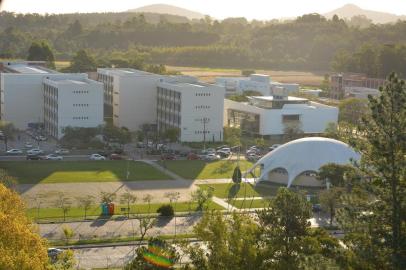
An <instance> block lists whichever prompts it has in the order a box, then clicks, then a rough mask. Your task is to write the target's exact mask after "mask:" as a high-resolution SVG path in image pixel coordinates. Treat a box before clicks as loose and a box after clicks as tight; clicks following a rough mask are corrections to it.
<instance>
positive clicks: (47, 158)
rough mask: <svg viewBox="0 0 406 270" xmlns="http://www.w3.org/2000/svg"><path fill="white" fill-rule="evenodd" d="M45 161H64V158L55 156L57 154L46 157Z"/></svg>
mask: <svg viewBox="0 0 406 270" xmlns="http://www.w3.org/2000/svg"><path fill="white" fill-rule="evenodd" d="M44 159H45V160H62V159H63V157H62V156H58V155H55V154H49V155H47V156H45V157H44Z"/></svg>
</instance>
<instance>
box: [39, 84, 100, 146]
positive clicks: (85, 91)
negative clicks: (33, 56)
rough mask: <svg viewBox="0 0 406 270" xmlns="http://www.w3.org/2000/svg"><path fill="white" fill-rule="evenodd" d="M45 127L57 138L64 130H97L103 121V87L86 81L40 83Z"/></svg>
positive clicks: (61, 135) (60, 136)
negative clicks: (67, 128) (68, 128)
mask: <svg viewBox="0 0 406 270" xmlns="http://www.w3.org/2000/svg"><path fill="white" fill-rule="evenodd" d="M43 88H44V89H43V93H44V127H45V130H46V132H47V133H48V134H50V135H51V136H53V137H55V138H57V139H60V138H62V137H63V135H64V128H65V127H97V126H99V125H102V124H103V123H104V121H103V84H102V83H100V82H96V81H93V80H89V79H87V78H83V79H75V80H72V79H65V78H49V79H44V81H43Z"/></svg>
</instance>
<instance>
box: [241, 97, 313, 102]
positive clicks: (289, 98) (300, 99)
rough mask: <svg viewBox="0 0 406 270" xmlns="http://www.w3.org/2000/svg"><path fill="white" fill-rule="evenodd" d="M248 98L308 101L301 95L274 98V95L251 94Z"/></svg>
mask: <svg viewBox="0 0 406 270" xmlns="http://www.w3.org/2000/svg"><path fill="white" fill-rule="evenodd" d="M248 98H252V99H256V100H261V101H274V100H275V101H283V100H286V101H307V99H306V98H300V97H291V96H287V97H284V98H283V99H282V98H274V97H273V96H250V97H248Z"/></svg>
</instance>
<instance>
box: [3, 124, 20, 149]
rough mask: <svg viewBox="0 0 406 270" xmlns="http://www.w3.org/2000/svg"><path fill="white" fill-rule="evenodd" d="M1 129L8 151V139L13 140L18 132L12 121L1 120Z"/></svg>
mask: <svg viewBox="0 0 406 270" xmlns="http://www.w3.org/2000/svg"><path fill="white" fill-rule="evenodd" d="M0 130H1V131H2V132H3V138H2V139H3V141H4V146H5V148H6V151H7V149H8V144H7V143H8V141H9V140H13V139H14V136H15V134H16V133H17V130H16V128H15V127H14V125H13V124H12V123H9V122H5V121H0Z"/></svg>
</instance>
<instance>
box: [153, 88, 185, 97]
mask: <svg viewBox="0 0 406 270" xmlns="http://www.w3.org/2000/svg"><path fill="white" fill-rule="evenodd" d="M159 95H162V96H163V97H170V98H172V97H173V98H177V99H180V97H181V93H179V92H176V91H173V90H170V89H166V88H162V87H158V96H159Z"/></svg>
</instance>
